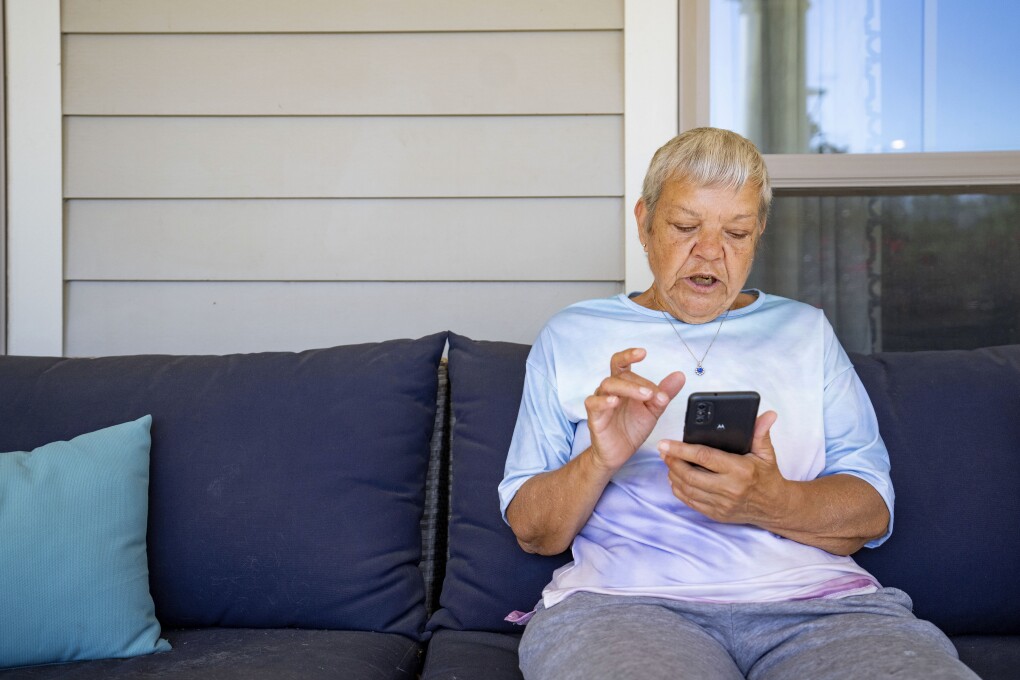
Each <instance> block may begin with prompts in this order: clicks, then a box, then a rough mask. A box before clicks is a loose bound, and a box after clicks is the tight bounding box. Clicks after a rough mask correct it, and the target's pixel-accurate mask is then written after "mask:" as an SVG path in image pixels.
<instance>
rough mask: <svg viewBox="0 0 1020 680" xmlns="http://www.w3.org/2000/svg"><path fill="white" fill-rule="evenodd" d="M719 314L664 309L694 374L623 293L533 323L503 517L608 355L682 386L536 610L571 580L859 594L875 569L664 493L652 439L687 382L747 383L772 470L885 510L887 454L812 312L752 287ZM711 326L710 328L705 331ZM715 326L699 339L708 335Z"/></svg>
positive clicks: (574, 436)
mask: <svg viewBox="0 0 1020 680" xmlns="http://www.w3.org/2000/svg"><path fill="white" fill-rule="evenodd" d="M748 292H751V293H754V294H757V299H756V300H755V301H754V302H753V303H752V304H750V305H748V306H746V307H743V308H741V309H738V310H734V311H731V312H730V313H729V315H728V316H727V317H726V319H725V321H724V322H723V325H722V326H721V327H719V325H718V324H719V321H718V320H716V321H712V322H709V323H705V324H684V323H680V322H675V321H674V323H676V326H677V330H679V331H680V333H681V334H682V335H683V339H684V340H685V341H686V342H687V345H688V346H689V347H690V348H691V351H692V352H694V353H695V354H697V355H698V356H699V357H700V356H701V355H702V354H703V353H704V352H705V350H706V349H707V348H709V346H710V344H711V349H709V351H708V354H707V356H705V358H704V362H703V366H704V369H705V374H704V375H702V376H697V375H695V374H694V368H695V365H696V363H695V361H694V359H693V358H692V356H691V353H690V352H689V351H688V350H687V349H686V348H685V347H684V346H683V344H681V341H680V340H679V339H678V338H677V335H676V333H675V332H674V329H673V328H672V327H671V325H670V322H669V321H668V320H667V319H666V318H664V317H663V315H662V313H661V312H657V311H653V310H650V309H647V308H645V307H642V306H641V305H639V304H637V303H635V302H633V301H632V300H631V299H630V298H629V297H628V296H626V295H619V296H616V297H612V298H606V299H601V300H590V301H587V302H581V303H578V304H575V305H572V306H570V307H568V308H566V309H564V310H563V311H561V312H559V313H558V314H556V315H555V316H554V317H553V318H552V319H551V320H550V321H549V323H548V324H547V325H546V326H545V328H544V329H543V330H542V332H541V333H540V334H539V337H538V339H537V340H536V342H535V344H534V346H533V347H532V350H531V353H530V355H529V357H528V363H527V377H526V379H525V384H524V394H523V397H522V400H521V408H520V413H519V416H518V420H517V425H516V428H515V430H514V435H513V441H512V444H511V446H510V452H509V455H508V457H507V463H506V470H505V475H504V479H503V481H502V483H501V484H500V486H499V495H500V505H501V509H502V511H503V516H504V518H505V517H506V508H507V506H508V505H509V504H510V501H511V500H512V499H513V497H514V495H515V494H516V493H517V490H518V489H519V488H520V487H521V485H522V484H524V483H525V482H526V481H527V480H528V479H530V478H531V477H532V476H534V475H536V474H539V473H542V472H545V471H548V470H553V469H556V468H559V467H561V466H562V465H564V464H565V463H566V462H567V461H568V460H570V459H571V458H572V457H573V456H576V455H578V454H579V453H581V452H582V451H584V449H586V448H587V447H588V446H589V445H590V443H591V440H590V435H589V432H588V426H587V420H586V412H585V408H584V400H585V398H587V397H588V396H589V395H590V394H592V393H593V392H594V390H595V388H596V387H597V386H598V385H599V383H600V382H601V381H602V380H603V379H604V378H605V377H606V376H608V375H609V360H610V357H611V356H612V355H613V354H614V353H615V352H618V351H620V350H623V349H627V348H629V347H642V348H644V349H645V350H647V355H646V358H645V360H644V361H641V362H639V363H637V364H634V365H633V366H632V367H631V370H632V371H634V372H635V373H637V374H639V375H641V376H644V377H645V378H647V379H649V380H651V381H653V382H655V383H658V382H660V381H661V380H662V379H663V378H664V377H665V376H666V375H668V374H669V373H672V372H673V371H676V370H680V371H683V372H684V374H685V375H686V376H687V383H686V384H685V385H684V388H683V390H682V391H681V392H680V394H679V395H677V397H676V398H675V399H674V400H673V401H672V403H671V404H670V405H669V407H668V408H667V409H666V412H665V413H664V414H663V415H662V417H661V418H660V419H659V422H658V424H657V425H656V427H655V429H654V430H653V431H652V433H651V436H649V437H648V439H647V440H646V441H645V442H644V444H643V445H642V446H641V447H640V448H639V449H638V451H637V452H636V453H635V454H634V456H633V457H632V458H631V459H630V460H629V461H628V462H627V463H626V464H625V465H624V466H623V467H622V468H621V469H620V470H619V471H618V472H617V473H616V475H615V476H614V477H613V479H612V481H611V482H610V483H609V485H608V486H607V487H606V489H605V490H604V492H603V494H602V497H601V498H600V499H599V501H598V503H597V504H596V506H595V509H594V512H593V513H592V515H591V517H590V518H589V520H588V522H587V523H586V524H585V526H584V527H583V528H582V529H581V531H580V533H579V534H578V535H577V536H576V537H575V539H574V542H573V545H572V546H571V547H572V551H573V557H574V561H573V562H571V563H570V564H567V565H566V566H564V567H562V568H561V569H559V570H557V571H556V573H555V574H554V575H553V580H552V582H551V583H550V584H549V585H548V586H546V588H545V590H544V591H543V599H544V602H545V605H546V606H547V607H549V606H553V605H554V604H556V603H557V602H559V601H561V600H562V599H563V598H565V597H567V596H568V595H570V594H571V593H573V592H576V591H579V590H585V591H593V592H601V593H609V594H620V595H651V596H656V597H668V598H676V599H693V600H702V601H718V602H751V601H754V602H766V601H777V600H791V599H804V598H812V597H835V596H844V595H849V594H856V593H863V592H872V591H874V590H875V589H876V588H877V586H878V582H877V581H876V580H875V579H874V578H873V577H872V576H871V575H870V574H868V573H867V572H866V571H865V570H864V569H862V568H861V567H859V566H858V565H857V564H856V563H855V562H854V561H853V559H852V558H850V557H841V556H837V555H833V554H830V553H828V552H825V551H824V550H821V549H819V548H814V547H811V546H807V545H804V544H801V543H797V542H795V541H792V540H789V539H785V538H782V537H779V536H776V535H774V534H772V533H770V532H768V531H766V530H764V529H761V528H758V527H755V526H751V525H745V524H725V523H721V522H716V521H714V520H711V519H709V518H708V517H706V516H704V515H702V514H701V513H698V512H696V511H694V510H692V509H690V508H688V507H687V506H685V505H684V504H682V503H681V502H680V501H679V500H677V498H676V497H675V496H674V495H673V493H672V491H671V489H670V485H669V480H668V479H667V470H666V466H665V463H663V461H662V459H661V458H660V457H659V454H658V451H657V450H656V445H657V443H658V442H659V441H660V440H661V439H674V440H681V439H683V427H684V411H685V409H686V404H687V396H688V395H689V394H691V393H692V392H720V391H728V390H754V391H757V392H758V393H759V394H761V406H760V411H759V413H761V412H764V411H767V410H774V411H776V413H777V414H778V416H779V417H778V420H777V421H776V423H775V425H774V426H773V427H772V432H771V434H772V443H773V444H774V446H775V450H776V456H777V462H778V465H779V469H780V470H781V472H782V473H783V475H784V476H785V477H786V478H787V479H794V480H811V479H815V478H817V477H820V476H824V475H831V474H837V473H843V474H851V475H855V476H857V477H860V478H861V479H864V480H865V481H867V482H869V483H870V484H871V485H872V486H874V487H875V489H876V490H877V491H878V492H879V494H881V496H882V498H883V499H885V502H886V504H887V506H888V507H889V513H890V522H889V532H887V533H886V535H885V536H883V537H881V538H879V539H877V540H875V541H872V542H871V543H869V544H868V545H869V547H874V546H876V545H879V544H881V543H882V542H883V541H884V540H885V539H886V538H887V537H888V535H889V533H891V531H892V508H893V489H892V482H891V480H890V478H889V456H888V452H887V451H886V448H885V444H884V443H883V442H882V438H881V436H880V435H879V432H878V423H877V421H876V418H875V412H874V409H873V408H872V405H871V401H870V399H869V398H868V395H867V392H866V391H865V389H864V386H863V385H862V384H861V381H860V379H859V378H858V377H857V374H856V372H855V371H854V369H853V366H852V364H851V363H850V360H849V358H848V357H847V355H846V352H844V351H843V348H842V347H841V346H840V344H839V342H838V341H837V340H836V337H835V334H834V333H833V331H832V327H831V326H830V325H829V323H828V321H826V319H825V316H824V315H823V313H822V312H821V311H820V310H818V309H816V308H814V307H811V306H809V305H805V304H802V303H799V302H795V301H793V300H788V299H786V298H782V297H777V296H774V295H767V294H765V293H762V292H760V291H748ZM717 331H718V335H717V336H716V333H717ZM713 337H715V341H714V343H712V338H713Z"/></svg>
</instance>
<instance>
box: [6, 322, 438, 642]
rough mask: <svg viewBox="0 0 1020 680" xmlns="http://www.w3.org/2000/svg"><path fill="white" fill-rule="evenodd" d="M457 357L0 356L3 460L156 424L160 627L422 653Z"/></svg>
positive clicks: (411, 346) (336, 352)
mask: <svg viewBox="0 0 1020 680" xmlns="http://www.w3.org/2000/svg"><path fill="white" fill-rule="evenodd" d="M445 341H446V334H445V333H442V334H437V335H433V336H429V337H426V338H422V339H420V340H395V341H390V342H384V343H378V344H365V345H354V346H347V347H335V348H331V349H320V350H311V351H307V352H300V353H290V352H273V353H262V354H248V355H231V356H190V357H175V356H128V357H106V358H97V359H60V358H32V357H0V423H3V427H0V451H16V450H26V451H27V450H31V449H32V448H34V447H36V446H39V445H41V444H45V443H48V442H51V441H57V440H61V439H70V438H71V437H74V436H76V435H79V434H81V433H83V432H91V431H94V430H97V429H100V428H103V427H107V426H109V425H113V424H115V423H121V422H125V421H128V420H133V419H136V418H139V417H141V416H143V415H145V414H147V413H148V414H152V417H153V423H152V450H151V470H150V488H149V525H148V553H149V571H150V586H151V591H152V596H153V599H154V601H155V603H156V614H157V617H158V618H159V620H160V622H161V623H162V624H163V626H164V627H181V628H198V627H204V626H226V627H250V628H284V627H302V628H324V629H344V630H364V631H381V632H386V633H395V634H400V635H404V636H406V637H409V638H419V637H420V636H421V634H422V633H423V630H424V625H425V606H424V585H423V581H422V575H421V572H420V570H419V569H418V561H419V559H420V556H421V534H420V531H419V521H420V519H421V517H422V510H423V504H424V487H425V472H426V467H427V464H428V457H429V438H430V436H431V433H432V428H433V421H434V415H435V410H436V385H437V378H436V373H437V366H438V363H439V360H440V357H441V355H442V352H443V348H444V346H445Z"/></svg>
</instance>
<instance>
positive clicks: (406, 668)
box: [0, 628, 421, 680]
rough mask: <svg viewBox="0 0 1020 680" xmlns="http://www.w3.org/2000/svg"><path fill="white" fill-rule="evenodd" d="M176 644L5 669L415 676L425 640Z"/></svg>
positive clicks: (188, 636) (184, 637)
mask: <svg viewBox="0 0 1020 680" xmlns="http://www.w3.org/2000/svg"><path fill="white" fill-rule="evenodd" d="M165 633H166V636H167V638H168V639H169V640H170V643H171V644H172V645H173V650H172V651H170V652H167V653H165V654H156V655H155V656H146V657H135V658H133V659H123V660H120V659H107V660H103V661H87V662H80V663H70V664H60V665H53V666H35V667H32V668H16V669H12V670H9V671H0V680H51V679H52V680H55V679H56V678H60V679H61V680H90V679H92V678H95V679H96V680H99V679H102V680H107V679H109V680H118V679H119V678H124V679H127V678H131V679H138V680H143V679H145V678H159V679H160V680H177V679H179V680H193V679H194V678H217V680H234V679H236V680H316V678H323V679H326V678H330V679H332V678H356V679H357V680H413V679H414V678H415V675H416V673H417V671H418V666H419V656H420V651H421V647H420V645H419V644H418V643H417V642H414V641H411V640H408V639H407V638H405V637H403V636H400V635H392V634H387V633H370V632H362V631H326V630H273V629H269V630H266V629H262V630H254V629H243V628H242V629H229V628H206V629H202V630H173V631H165Z"/></svg>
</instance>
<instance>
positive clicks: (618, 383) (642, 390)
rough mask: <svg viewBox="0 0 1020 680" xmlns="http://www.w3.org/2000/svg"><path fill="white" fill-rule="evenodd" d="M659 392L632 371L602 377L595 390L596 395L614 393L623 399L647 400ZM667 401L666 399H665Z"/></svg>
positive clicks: (656, 387)
mask: <svg viewBox="0 0 1020 680" xmlns="http://www.w3.org/2000/svg"><path fill="white" fill-rule="evenodd" d="M658 392H659V389H658V386H657V385H656V384H655V383H653V382H651V381H649V380H646V379H645V378H642V377H641V376H639V375H635V374H634V373H623V374H620V375H615V376H610V377H608V378H606V379H604V380H603V381H602V382H601V383H600V384H599V386H598V389H596V390H595V394H596V395H597V396H600V397H602V396H610V395H616V396H618V397H622V398H624V399H634V400H635V401H648V400H650V399H652V398H653V397H655V396H656V394H657V393H658ZM666 401H667V402H668V400H666Z"/></svg>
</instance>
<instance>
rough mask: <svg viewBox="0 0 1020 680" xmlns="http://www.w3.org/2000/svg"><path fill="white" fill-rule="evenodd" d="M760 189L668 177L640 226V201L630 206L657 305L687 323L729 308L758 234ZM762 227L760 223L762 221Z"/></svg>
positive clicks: (741, 284) (708, 318)
mask: <svg viewBox="0 0 1020 680" xmlns="http://www.w3.org/2000/svg"><path fill="white" fill-rule="evenodd" d="M758 197H759V192H758V188H757V187H755V186H751V185H750V184H745V185H744V186H743V188H741V189H740V190H739V191H734V190H733V189H729V188H719V187H698V186H692V185H690V184H688V183H685V182H680V181H671V182H667V183H666V184H664V185H663V188H662V194H661V195H660V196H659V202H658V205H657V206H656V209H655V215H653V216H652V224H651V228H650V229H649V230H645V229H644V227H643V225H644V222H645V218H646V217H647V211H646V210H645V206H644V203H643V202H638V204H637V207H636V208H635V209H634V215H635V216H636V217H637V221H638V230H639V232H640V235H641V242H642V244H643V245H644V246H645V249H646V250H647V251H648V265H649V266H650V267H651V269H652V274H653V275H654V277H655V281H654V283H653V284H652V286H653V289H654V292H655V297H656V298H657V299H658V302H659V305H661V306H662V307H665V308H666V311H667V312H670V313H671V314H673V315H674V316H676V317H677V318H678V319H680V320H682V321H685V322H687V323H705V322H708V321H711V320H712V319H714V318H716V317H717V316H719V315H720V314H722V313H723V312H725V311H726V310H727V309H729V308H730V307H731V306H732V305H733V303H734V302H735V301H736V299H737V296H738V295H740V290H741V289H742V288H743V287H744V282H746V281H747V276H748V274H749V273H750V272H751V262H752V261H753V259H754V251H755V248H756V247H757V245H758V239H759V238H760V237H761V231H762V229H759V227H758ZM762 228H764V225H762Z"/></svg>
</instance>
